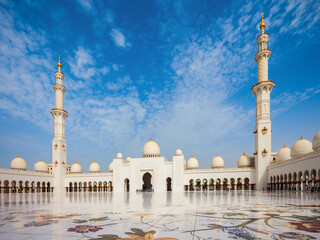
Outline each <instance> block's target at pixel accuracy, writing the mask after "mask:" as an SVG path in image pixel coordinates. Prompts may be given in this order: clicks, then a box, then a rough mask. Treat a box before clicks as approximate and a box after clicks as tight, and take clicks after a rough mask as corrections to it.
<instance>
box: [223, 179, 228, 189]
mask: <svg viewBox="0 0 320 240" xmlns="http://www.w3.org/2000/svg"><path fill="white" fill-rule="evenodd" d="M223 190H228V179H227V178H224V179H223Z"/></svg>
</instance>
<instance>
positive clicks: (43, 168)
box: [34, 159, 49, 172]
mask: <svg viewBox="0 0 320 240" xmlns="http://www.w3.org/2000/svg"><path fill="white" fill-rule="evenodd" d="M34 171H36V172H48V171H49V170H48V166H47V164H46V163H45V162H43V161H42V159H41V160H40V161H39V162H37V163H36V164H35V165H34Z"/></svg>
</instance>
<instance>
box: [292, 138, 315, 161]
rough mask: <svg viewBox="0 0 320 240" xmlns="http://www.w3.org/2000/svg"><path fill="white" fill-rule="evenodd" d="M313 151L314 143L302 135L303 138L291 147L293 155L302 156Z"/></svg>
mask: <svg viewBox="0 0 320 240" xmlns="http://www.w3.org/2000/svg"><path fill="white" fill-rule="evenodd" d="M312 151H313V150H312V143H311V142H309V141H308V140H306V139H303V137H302V135H301V139H300V140H298V141H296V142H295V143H294V144H293V145H292V147H291V157H296V156H300V155H303V154H306V153H309V152H312Z"/></svg>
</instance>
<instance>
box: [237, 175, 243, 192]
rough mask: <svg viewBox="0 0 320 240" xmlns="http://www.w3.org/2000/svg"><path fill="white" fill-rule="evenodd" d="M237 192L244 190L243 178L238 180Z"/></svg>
mask: <svg viewBox="0 0 320 240" xmlns="http://www.w3.org/2000/svg"><path fill="white" fill-rule="evenodd" d="M237 190H242V179H241V178H238V179H237Z"/></svg>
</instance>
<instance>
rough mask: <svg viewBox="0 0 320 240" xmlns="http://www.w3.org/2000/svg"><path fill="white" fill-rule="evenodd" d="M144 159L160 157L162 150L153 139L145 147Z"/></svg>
mask: <svg viewBox="0 0 320 240" xmlns="http://www.w3.org/2000/svg"><path fill="white" fill-rule="evenodd" d="M143 157H160V148H159V146H158V144H157V143H156V142H154V141H153V140H152V137H151V139H150V141H149V142H147V143H146V144H145V145H144V147H143Z"/></svg>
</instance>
